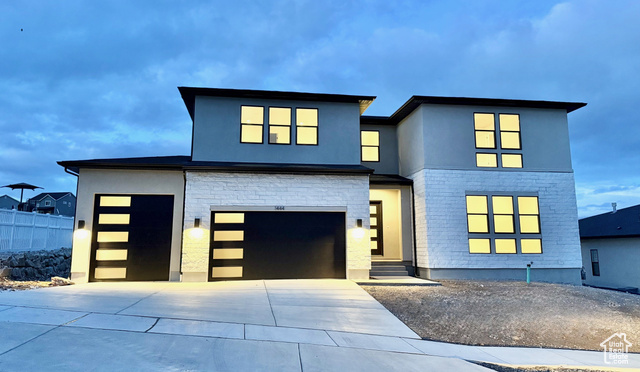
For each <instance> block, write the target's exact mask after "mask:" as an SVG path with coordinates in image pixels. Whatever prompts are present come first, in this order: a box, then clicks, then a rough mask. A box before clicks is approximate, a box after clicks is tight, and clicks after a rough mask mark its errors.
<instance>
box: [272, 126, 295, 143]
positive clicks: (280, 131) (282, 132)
mask: <svg viewBox="0 0 640 372" xmlns="http://www.w3.org/2000/svg"><path fill="white" fill-rule="evenodd" d="M269 143H282V144H286V145H288V144H290V143H291V127H280V126H269Z"/></svg>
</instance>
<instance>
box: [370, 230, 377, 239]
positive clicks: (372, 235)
mask: <svg viewBox="0 0 640 372" xmlns="http://www.w3.org/2000/svg"><path fill="white" fill-rule="evenodd" d="M369 234H370V235H371V237H372V238H377V237H378V230H376V229H373V230H369Z"/></svg>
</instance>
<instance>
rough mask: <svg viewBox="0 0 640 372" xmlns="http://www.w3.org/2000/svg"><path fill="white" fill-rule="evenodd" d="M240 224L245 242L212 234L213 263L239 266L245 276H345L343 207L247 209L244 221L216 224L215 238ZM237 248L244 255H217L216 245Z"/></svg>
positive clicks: (266, 277)
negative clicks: (331, 209) (326, 209)
mask: <svg viewBox="0 0 640 372" xmlns="http://www.w3.org/2000/svg"><path fill="white" fill-rule="evenodd" d="M212 221H215V212H214V213H213V214H212ZM240 229H242V231H243V233H244V234H243V239H242V241H234V242H228V241H215V240H214V239H212V242H211V247H212V251H211V254H210V258H211V259H212V260H211V265H210V266H211V268H215V267H225V266H233V267H238V266H240V265H241V266H242V279H291V278H298V279H308V278H345V277H346V269H345V265H346V262H345V260H346V258H345V247H346V240H345V216H344V213H342V212H244V223H243V224H226V223H222V224H217V223H214V224H213V226H212V237H213V236H215V231H218V230H240ZM236 247H238V248H242V249H243V257H242V259H213V255H214V250H215V249H216V248H218V249H220V248H236ZM210 279H212V280H216V279H220V278H215V277H210Z"/></svg>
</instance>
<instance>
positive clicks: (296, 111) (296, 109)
mask: <svg viewBox="0 0 640 372" xmlns="http://www.w3.org/2000/svg"><path fill="white" fill-rule="evenodd" d="M298 109H303V110H316V125H315V126H311V125H309V126H307V125H298ZM294 111H295V113H296V114H295V121H296V146H318V144H319V143H320V130H319V128H320V110H319V109H318V108H317V107H303V106H296V107H295V110H294ZM298 127H303V128H315V129H316V143H315V144H314V143H298V138H299V137H298Z"/></svg>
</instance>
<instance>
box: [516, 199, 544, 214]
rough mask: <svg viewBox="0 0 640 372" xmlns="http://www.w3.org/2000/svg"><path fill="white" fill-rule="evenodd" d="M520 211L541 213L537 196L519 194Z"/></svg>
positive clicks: (521, 212) (523, 212) (522, 212)
mask: <svg viewBox="0 0 640 372" xmlns="http://www.w3.org/2000/svg"><path fill="white" fill-rule="evenodd" d="M518 212H520V214H540V213H539V212H538V197H537V196H518Z"/></svg>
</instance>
